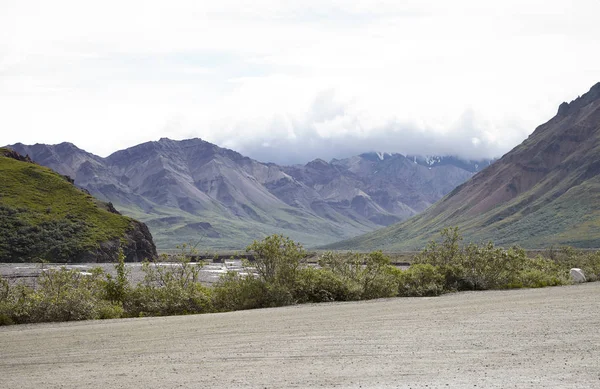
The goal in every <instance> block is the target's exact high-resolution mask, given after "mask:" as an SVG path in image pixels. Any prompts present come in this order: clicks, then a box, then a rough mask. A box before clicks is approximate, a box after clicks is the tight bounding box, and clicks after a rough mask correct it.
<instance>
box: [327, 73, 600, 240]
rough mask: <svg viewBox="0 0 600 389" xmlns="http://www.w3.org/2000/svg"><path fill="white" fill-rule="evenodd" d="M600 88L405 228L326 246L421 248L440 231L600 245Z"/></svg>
mask: <svg viewBox="0 0 600 389" xmlns="http://www.w3.org/2000/svg"><path fill="white" fill-rule="evenodd" d="M599 173H600V83H597V84H595V85H594V86H593V87H592V88H591V89H590V91H589V92H587V93H585V94H584V95H582V96H580V97H578V98H577V99H574V100H573V101H571V102H570V103H566V102H565V103H562V104H561V105H560V107H559V109H558V112H557V114H556V115H555V116H554V117H553V118H551V119H550V120H549V121H548V122H546V123H544V124H542V125H540V126H538V127H537V128H536V129H535V131H534V132H533V133H532V134H531V135H530V136H529V137H528V138H527V139H526V140H525V141H523V143H521V144H520V145H518V146H517V147H515V148H514V149H512V150H511V151H509V152H508V153H506V154H505V155H504V156H503V157H502V158H500V159H499V160H497V161H496V162H494V163H493V164H492V165H490V166H489V167H488V168H486V169H485V170H483V171H480V172H478V173H477V174H475V175H474V176H473V177H471V178H470V179H469V180H467V181H466V182H464V183H463V184H461V185H459V186H458V187H457V188H455V189H454V190H453V191H451V192H450V193H449V194H448V195H446V196H445V197H444V198H443V199H442V200H440V201H439V202H438V203H436V204H435V205H433V206H432V207H431V208H429V209H428V210H427V211H425V212H423V213H421V214H420V215H417V216H415V217H414V218H411V219H409V220H407V221H405V222H403V223H400V224H396V225H392V226H389V227H387V228H385V229H383V230H380V231H376V232H374V233H369V234H366V235H364V236H360V237H357V238H353V239H350V240H348V241H345V242H338V243H335V244H332V245H330V246H327V247H329V248H340V249H341V248H343V249H359V248H361V249H369V248H374V247H377V248H381V249H390V250H406V249H419V248H422V247H423V245H424V244H425V243H426V242H427V241H428V240H429V239H431V238H433V237H434V236H435V234H436V233H437V232H438V231H439V230H440V229H442V228H444V227H449V226H454V225H456V226H459V227H460V228H461V229H462V232H463V234H464V235H465V236H466V238H467V239H470V240H476V241H477V240H479V241H481V240H488V239H491V240H494V241H496V242H497V243H499V244H505V245H506V244H520V245H523V246H525V247H528V248H541V247H547V246H549V245H552V244H568V245H574V246H579V247H600V205H599V206H596V204H600V202H597V200H600V195H599V194H598V193H599V192H600V178H599Z"/></svg>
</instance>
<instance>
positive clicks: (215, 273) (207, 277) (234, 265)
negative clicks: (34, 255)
mask: <svg viewBox="0 0 600 389" xmlns="http://www.w3.org/2000/svg"><path fill="white" fill-rule="evenodd" d="M192 264H194V263H193V262H192ZM201 265H202V268H201V270H200V273H199V279H200V282H202V283H203V284H204V285H208V286H210V285H212V284H214V283H215V282H217V281H218V280H219V277H220V276H221V275H222V274H224V273H227V272H228V271H235V272H244V269H243V268H242V262H241V261H240V260H225V261H222V262H217V263H213V262H205V263H203V264H201ZM151 266H164V267H170V266H180V265H179V264H177V263H172V262H158V263H157V264H156V265H151ZM96 267H100V268H102V270H104V271H105V272H106V273H109V274H112V275H113V276H114V275H116V270H115V264H114V263H70V264H67V263H64V264H61V263H47V264H43V265H42V264H35V263H0V276H3V277H5V278H7V279H8V280H10V281H11V282H23V283H26V284H28V285H30V286H34V285H35V283H36V282H37V279H38V277H39V275H40V274H41V272H43V271H44V270H46V269H61V268H66V269H70V270H76V271H79V272H82V273H87V272H90V271H91V269H93V268H96ZM125 267H126V268H127V270H128V272H129V281H130V282H132V283H134V284H137V283H138V282H140V281H142V280H143V279H144V272H143V271H142V264H141V263H140V262H135V263H126V264H125Z"/></svg>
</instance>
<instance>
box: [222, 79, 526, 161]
mask: <svg viewBox="0 0 600 389" xmlns="http://www.w3.org/2000/svg"><path fill="white" fill-rule="evenodd" d="M356 109H357V107H356V106H354V105H353V104H352V103H351V102H345V101H340V100H338V98H337V96H336V95H335V91H333V90H331V89H329V90H325V91H323V92H322V93H321V94H319V95H318V96H317V97H316V98H315V99H314V102H313V103H312V104H311V105H310V108H309V110H307V111H306V112H305V113H303V114H300V115H277V116H274V117H272V118H270V119H267V120H262V121H261V120H257V121H255V122H252V121H248V122H243V123H237V124H236V125H234V126H233V127H230V128H223V130H222V131H220V132H219V134H220V135H219V136H217V137H215V138H213V139H211V140H212V141H214V142H216V143H218V144H221V145H223V146H225V147H230V148H232V149H235V150H237V151H239V152H241V153H242V154H245V155H248V156H251V157H253V158H255V159H258V160H261V161H266V162H277V163H282V164H296V163H306V162H307V161H309V160H312V159H315V158H321V159H326V160H329V159H333V158H345V157H349V156H352V155H357V154H360V153H364V152H368V151H382V152H399V153H403V154H421V155H457V156H460V157H463V158H469V159H483V158H490V157H498V156H501V155H502V154H503V153H505V152H506V151H508V150H509V148H510V147H512V146H514V145H516V144H518V143H519V142H520V141H521V140H522V139H523V137H524V136H526V135H527V133H528V131H527V130H526V129H523V128H515V127H512V126H511V127H508V126H506V125H505V126H504V127H503V128H502V131H504V136H503V137H502V138H501V140H499V139H497V138H496V137H495V136H493V134H494V133H495V132H496V131H497V130H498V127H499V126H502V123H490V122H486V121H485V120H481V118H479V117H478V116H477V114H476V113H475V112H474V111H472V110H466V111H464V112H463V113H462V114H461V115H460V116H459V117H458V118H457V119H456V120H455V121H454V122H453V123H451V125H450V127H449V128H446V129H435V128H431V127H429V126H428V125H427V124H426V122H425V121H421V122H416V121H413V122H411V121H401V120H399V119H397V118H391V119H388V120H386V121H385V122H379V121H378V120H373V118H370V117H369V116H368V115H365V113H364V112H357V111H356Z"/></svg>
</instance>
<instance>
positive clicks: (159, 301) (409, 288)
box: [0, 228, 600, 325]
mask: <svg viewBox="0 0 600 389" xmlns="http://www.w3.org/2000/svg"><path fill="white" fill-rule="evenodd" d="M191 249H192V250H193V248H191ZM189 251H190V247H187V246H185V245H184V246H182V247H181V253H180V255H178V256H177V257H176V258H175V263H169V264H167V263H161V262H159V261H157V260H155V261H152V262H150V261H146V262H145V263H144V264H143V271H144V273H145V277H144V280H143V281H141V282H140V283H138V284H136V285H133V284H131V283H130V281H129V279H128V274H127V268H126V267H125V263H124V260H125V258H124V256H123V255H122V254H121V255H120V257H119V261H118V262H117V263H116V264H115V270H116V275H115V276H113V275H110V274H107V273H105V272H103V271H102V270H101V269H99V268H98V269H94V270H92V271H91V272H89V273H81V272H79V271H75V270H67V269H61V270H47V269H46V270H45V271H42V273H41V276H40V277H39V280H38V282H37V285H36V287H29V286H26V285H23V284H20V283H10V282H9V280H6V279H2V278H0V324H4V325H6V324H15V323H35V322H47V321H69V320H87V319H107V318H121V317H140V316H166V315H181V314H197V313H206V312H224V311H234V310H241V309H253V308H264V307H277V306H284V305H291V304H300V303H318V302H328V301H356V300H368V299H375V298H384V297H395V296H402V297H420V296H437V295H440V294H443V293H448V292H454V291H461V290H485V289H506V288H538V287H546V286H555V285H565V284H569V283H570V282H571V281H570V278H569V270H570V269H571V268H573V267H578V268H581V269H582V270H583V271H584V272H585V274H586V277H587V279H588V280H589V281H596V280H598V279H599V278H600V253H598V252H593V253H592V252H583V251H578V250H575V249H572V248H559V249H552V250H549V251H548V255H546V256H541V255H539V256H537V257H536V258H529V257H528V256H527V255H526V253H525V251H524V250H523V249H520V248H518V247H512V248H509V249H504V248H499V247H495V246H494V245H493V244H492V243H487V244H480V245H477V244H473V243H469V244H463V243H462V237H461V236H460V234H459V232H458V229H457V228H447V229H444V230H443V231H442V233H441V239H440V240H439V241H432V242H431V243H430V244H429V245H428V246H427V247H426V248H425V249H424V250H423V251H422V252H421V253H420V254H419V255H417V257H416V258H415V261H414V262H413V264H412V265H411V266H410V267H409V268H408V269H406V270H402V269H399V268H397V267H395V266H393V265H392V264H391V261H390V259H389V257H388V256H386V255H385V254H384V253H382V252H381V251H375V252H372V253H368V254H361V253H353V254H343V253H335V252H327V253H324V254H322V255H321V256H320V257H319V261H318V266H315V264H309V263H307V262H306V260H305V259H306V257H307V255H306V254H307V253H306V252H305V250H304V248H303V247H302V246H301V245H300V244H298V243H296V242H294V241H292V240H291V239H289V238H286V237H283V236H281V235H272V236H268V237H266V238H265V239H263V240H262V241H255V242H254V243H252V244H251V245H250V246H248V248H247V251H250V252H252V253H253V254H254V256H255V258H256V260H255V262H253V263H245V271H244V272H241V273H236V272H229V273H226V274H224V275H223V276H222V277H221V279H220V281H219V282H218V283H217V284H216V285H215V286H214V287H212V288H208V287H205V286H203V285H201V284H200V282H199V278H198V275H199V271H200V269H201V266H202V265H201V264H196V263H191V262H190V260H189V255H188V254H189Z"/></svg>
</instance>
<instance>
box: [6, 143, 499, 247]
mask: <svg viewBox="0 0 600 389" xmlns="http://www.w3.org/2000/svg"><path fill="white" fill-rule="evenodd" d="M10 147H11V148H12V149H14V150H15V151H17V152H19V153H22V154H24V155H25V154H27V155H28V156H30V157H31V158H32V159H33V160H35V161H36V162H37V163H40V164H42V165H45V166H48V167H50V168H52V169H54V170H56V171H58V172H60V173H61V174H64V175H68V176H70V177H73V179H74V180H75V184H76V185H78V186H80V187H81V188H84V189H86V190H88V191H89V192H90V193H91V194H93V195H94V196H96V197H98V198H100V199H102V200H105V201H110V202H112V203H114V205H115V207H116V208H117V209H119V210H120V211H121V212H123V213H124V214H126V215H129V216H132V217H135V218H137V219H139V220H142V221H144V222H146V223H147V224H148V226H149V228H150V230H151V231H152V234H153V235H154V237H155V239H156V242H157V245H158V246H159V247H160V248H163V249H165V248H172V247H174V246H175V245H177V244H180V243H187V242H191V243H196V242H200V246H201V247H211V248H216V249H239V248H242V247H245V246H246V245H247V244H248V243H250V242H251V241H252V240H253V239H259V238H262V237H264V236H265V235H270V234H274V233H280V234H284V235H287V236H289V237H291V238H292V239H294V240H297V241H300V242H302V243H304V244H305V245H309V246H310V245H319V244H327V243H331V242H335V241H339V240H342V239H346V238H350V237H352V236H356V235H360V234H363V233H365V232H369V231H373V230H375V229H377V228H381V227H384V226H388V225H390V224H393V223H396V222H399V221H402V220H405V219H407V218H409V217H411V216H413V215H415V214H417V213H419V212H422V211H423V210H425V209H426V208H427V207H429V206H430V205H431V204H433V203H435V202H436V201H437V200H439V199H440V198H441V197H442V196H444V195H445V194H447V193H448V192H450V191H451V190H452V189H453V188H455V187H456V186H457V185H459V184H460V183H462V182H464V181H465V180H467V179H468V178H469V177H471V176H472V175H473V173H475V172H476V171H478V170H480V169H482V168H483V167H484V166H487V165H488V164H489V161H462V160H459V159H457V158H453V157H416V156H410V157H405V156H403V155H401V154H388V153H375V152H373V153H366V154H362V155H359V156H355V157H352V158H347V159H341V160H332V161H330V162H326V161H323V160H320V159H317V160H314V161H312V162H309V163H308V164H306V165H296V166H278V165H276V164H273V163H262V162H258V161H256V160H253V159H250V158H248V157H245V156H243V155H241V154H239V153H237V152H235V151H232V150H228V149H224V148H220V147H218V146H216V145H214V144H211V143H208V142H205V141H203V140H201V139H189V140H182V141H175V140H170V139H167V138H162V139H160V140H159V141H157V142H147V143H143V144H140V145H137V146H134V147H131V148H128V149H126V150H121V151H117V152H115V153H114V154H112V155H110V156H108V157H106V158H101V157H98V156H96V155H93V154H90V153H88V152H86V151H84V150H81V149H79V148H77V147H76V146H74V145H73V144H70V143H61V144H58V145H44V144H36V145H33V146H26V145H23V144H15V145H12V146H10Z"/></svg>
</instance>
